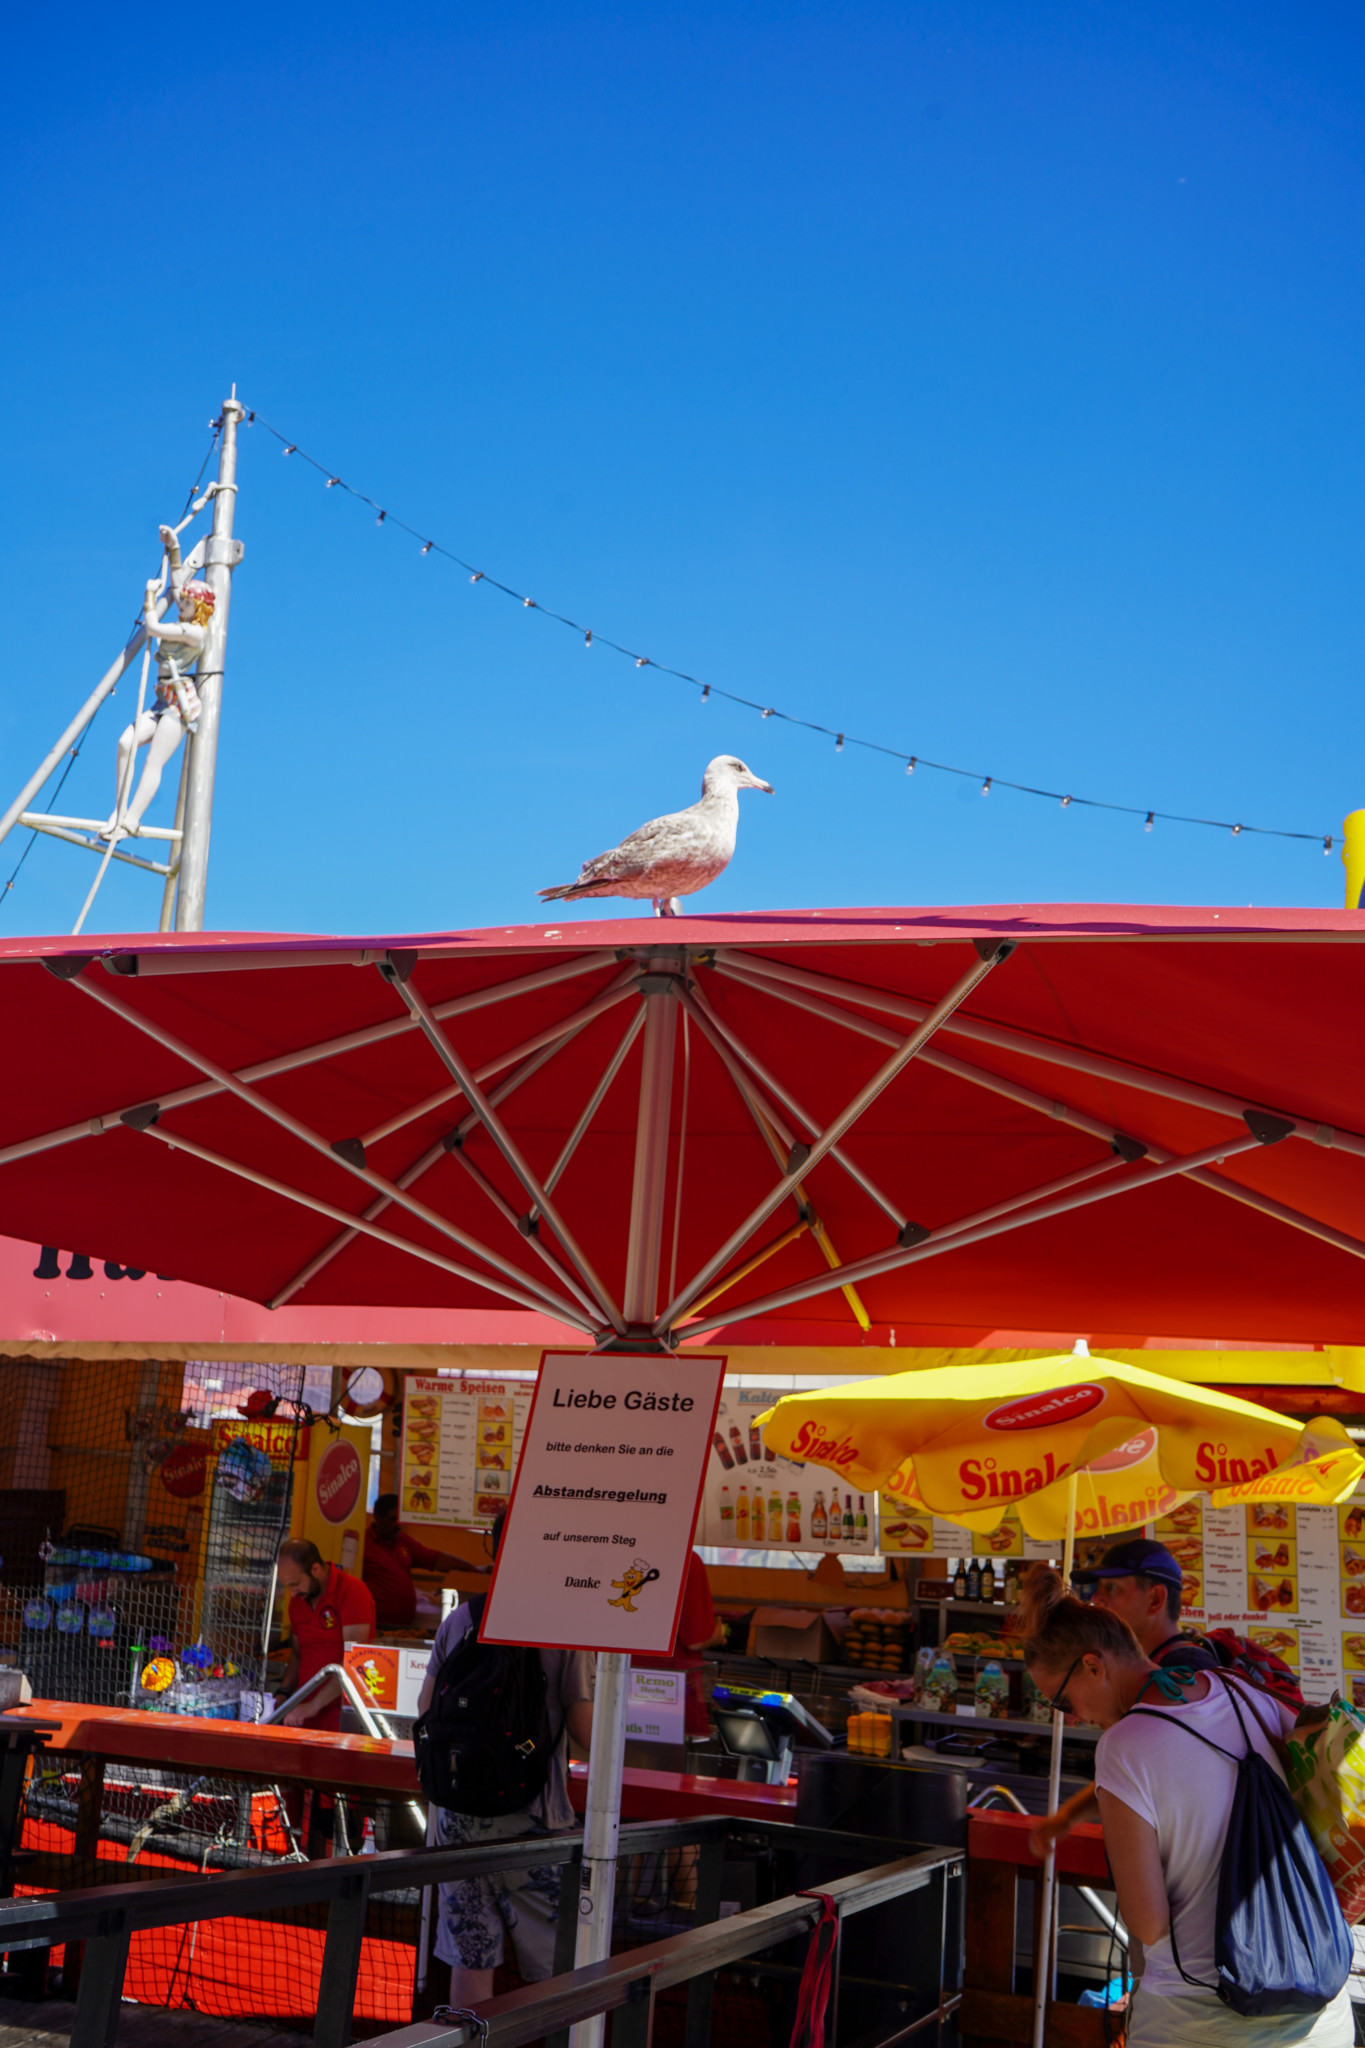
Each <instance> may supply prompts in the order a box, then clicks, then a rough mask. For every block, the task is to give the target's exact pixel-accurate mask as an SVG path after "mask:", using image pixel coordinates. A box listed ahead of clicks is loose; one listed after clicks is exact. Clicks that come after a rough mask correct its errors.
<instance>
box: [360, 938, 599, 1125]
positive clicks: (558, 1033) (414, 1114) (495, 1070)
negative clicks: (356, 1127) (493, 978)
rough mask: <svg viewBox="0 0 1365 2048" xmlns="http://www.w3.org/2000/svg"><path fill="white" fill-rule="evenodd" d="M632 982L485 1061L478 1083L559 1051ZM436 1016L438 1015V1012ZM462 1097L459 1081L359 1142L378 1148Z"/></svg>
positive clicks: (389, 1119) (440, 1089) (394, 1117)
mask: <svg viewBox="0 0 1365 2048" xmlns="http://www.w3.org/2000/svg"><path fill="white" fill-rule="evenodd" d="M633 980H634V970H633V969H632V968H629V967H628V968H626V969H625V970H624V972H623V973H621V974H620V975H618V976H617V978H616V980H615V981H613V982H611V983H609V984H608V986H607V987H606V988H604V989H603V991H602V993H601V995H600V996H594V997H593V1000H592V1001H591V1002H590V1003H585V1004H584V1006H583V1008H582V1009H581V1010H575V1011H574V1012H573V1014H572V1015H571V1016H568V1017H561V1018H559V1019H558V1020H557V1021H556V1022H555V1023H553V1024H547V1025H546V1026H545V1028H544V1030H543V1031H537V1032H535V1033H534V1034H533V1036H532V1037H530V1038H527V1039H523V1041H522V1043H521V1044H520V1045H514V1046H512V1047H511V1048H510V1049H509V1050H508V1051H506V1052H501V1053H498V1054H497V1055H496V1056H495V1057H494V1058H493V1059H491V1060H485V1062H484V1064H483V1065H482V1066H481V1067H479V1068H478V1069H477V1070H476V1072H475V1079H476V1080H478V1081H489V1080H491V1079H492V1077H493V1075H494V1074H499V1073H501V1072H502V1070H503V1068H504V1067H510V1066H513V1065H515V1063H516V1062H517V1061H518V1060H520V1059H526V1058H527V1057H529V1055H530V1054H531V1053H533V1052H539V1051H540V1049H541V1047H542V1046H548V1047H549V1048H550V1050H551V1051H557V1050H558V1048H559V1047H560V1046H561V1045H563V1044H564V1043H565V1041H566V1040H567V1039H568V1038H569V1037H570V1036H571V1035H572V1034H573V1033H574V1032H576V1031H581V1030H582V1029H583V1028H584V1026H585V1025H587V1024H591V1023H593V1022H594V1021H595V1020H596V1019H597V1018H598V1017H603V1016H605V1015H606V1013H607V1011H608V1010H610V1009H613V1008H614V1007H615V1006H616V1004H617V1003H619V1002H621V1001H623V1000H624V998H625V997H626V996H627V995H629V993H630V986H631V982H632V981H633ZM433 1014H436V1015H439V1011H437V1012H434V1013H433ZM409 1023H411V1019H409ZM463 1093H464V1090H463V1088H461V1087H460V1085H459V1083H458V1081H453V1082H451V1084H450V1085H449V1086H448V1087H446V1088H438V1089H437V1091H436V1093H435V1094H434V1095H428V1096H427V1097H426V1098H425V1099H424V1100H423V1101H421V1102H414V1103H410V1104H409V1105H408V1106H407V1107H406V1108H405V1109H400V1110H398V1111H397V1112H396V1113H395V1114H394V1115H393V1116H391V1117H389V1118H388V1120H387V1122H385V1123H382V1124H376V1125H375V1127H374V1129H373V1130H372V1131H364V1132H362V1133H361V1139H360V1142H361V1144H362V1145H377V1144H378V1143H379V1141H380V1139H381V1138H388V1137H391V1136H392V1135H393V1133H394V1132H395V1131H401V1130H403V1129H405V1128H406V1126H407V1125H408V1124H413V1123H416V1122H417V1121H418V1119H419V1118H421V1117H424V1116H428V1115H430V1114H431V1113H432V1112H433V1111H435V1110H438V1109H442V1108H444V1106H445V1104H446V1103H447V1102H453V1101H454V1100H455V1097H456V1096H457V1095H463Z"/></svg>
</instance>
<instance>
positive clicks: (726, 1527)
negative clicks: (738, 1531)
mask: <svg viewBox="0 0 1365 2048" xmlns="http://www.w3.org/2000/svg"><path fill="white" fill-rule="evenodd" d="M734 1533H735V1504H734V1502H733V1501H732V1500H731V1498H730V1489H729V1487H728V1486H722V1488H721V1490H720V1534H721V1541H722V1542H723V1543H729V1542H731V1541H732V1540H733V1537H734Z"/></svg>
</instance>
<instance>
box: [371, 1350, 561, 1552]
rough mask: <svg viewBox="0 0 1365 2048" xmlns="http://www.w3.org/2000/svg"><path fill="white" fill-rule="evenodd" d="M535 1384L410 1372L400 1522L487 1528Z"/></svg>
mask: <svg viewBox="0 0 1365 2048" xmlns="http://www.w3.org/2000/svg"><path fill="white" fill-rule="evenodd" d="M533 1391H534V1388H533V1386H532V1383H531V1382H530V1381H529V1380H527V1381H522V1380H468V1379H446V1378H436V1377H432V1378H426V1377H424V1376H422V1375H420V1374H417V1373H412V1374H410V1375H408V1377H407V1379H406V1382H405V1386H404V1393H403V1442H402V1455H401V1459H400V1464H399V1483H398V1495H399V1500H400V1502H401V1509H400V1512H401V1515H402V1518H403V1520H404V1521H405V1522H442V1523H455V1524H457V1525H458V1526H459V1527H460V1528H462V1529H486V1528H487V1527H488V1525H489V1524H490V1523H491V1521H492V1520H493V1517H494V1515H496V1514H497V1513H498V1511H499V1509H501V1508H505V1507H506V1506H507V1503H508V1501H509V1499H510V1498H511V1493H512V1475H513V1473H514V1472H515V1471H516V1469H517V1460H518V1458H519V1457H520V1456H521V1438H522V1432H523V1430H524V1429H525V1427H526V1417H527V1415H528V1414H529V1412H530V1408H531V1395H532V1393H533Z"/></svg>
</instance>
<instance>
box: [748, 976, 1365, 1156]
mask: <svg viewBox="0 0 1365 2048" xmlns="http://www.w3.org/2000/svg"><path fill="white" fill-rule="evenodd" d="M732 962H743V964H744V966H745V967H746V968H747V969H748V970H749V972H750V974H751V975H754V976H757V977H758V978H759V979H760V980H763V981H776V982H787V983H790V985H791V986H792V987H794V988H805V989H809V990H810V991H811V992H812V994H815V995H829V996H836V997H838V998H840V999H841V1000H842V1001H844V1002H848V1003H861V1004H862V1005H863V1007H864V1008H866V1009H871V1010H884V1011H885V1012H886V1013H887V1015H888V1016H892V1017H900V1018H902V1019H904V1020H905V1021H906V1022H910V1021H912V1020H913V1019H915V1018H917V1017H924V1016H927V1015H928V1014H929V1005H928V1004H927V1003H919V1002H915V1001H914V1000H913V999H912V998H911V997H909V996H897V995H892V994H891V993H890V992H889V991H888V990H886V989H879V988H871V987H865V986H863V985H862V984H861V983H858V982H852V981H841V980H839V979H837V978H836V977H835V976H833V975H829V974H816V973H813V972H812V971H811V969H809V968H806V967H791V966H788V965H787V963H786V962H785V961H775V960H767V959H764V958H763V957H762V956H761V955H759V954H756V953H744V952H740V951H738V950H735V951H733V952H732V951H731V950H730V949H729V948H722V949H718V950H717V953H716V957H715V965H716V966H717V967H721V966H728V965H730V964H731V963H732ZM949 1036H950V1037H958V1038H974V1039H979V1040H980V1041H981V1043H982V1044H983V1045H993V1046H996V1047H997V1048H998V1049H999V1050H1000V1051H1002V1052H1017V1053H1022V1054H1023V1055H1024V1057H1025V1058H1027V1059H1036V1060H1043V1061H1045V1062H1046V1063H1047V1064H1048V1065H1050V1066H1057V1067H1070V1068H1072V1069H1073V1070H1074V1071H1075V1072H1076V1073H1079V1074H1089V1075H1091V1076H1092V1077H1093V1078H1094V1079H1096V1080H1099V1081H1114V1082H1117V1083H1118V1084H1119V1085H1120V1086H1121V1087H1125V1088H1138V1089H1141V1090H1142V1092H1143V1093H1144V1094H1147V1095H1162V1096H1165V1097H1166V1099H1167V1100H1168V1101H1170V1102H1183V1103H1185V1104H1186V1106H1187V1107H1188V1108H1190V1109H1209V1110H1213V1111H1214V1112H1215V1114H1217V1115H1219V1116H1230V1117H1240V1116H1241V1115H1242V1114H1243V1112H1244V1111H1245V1110H1247V1109H1262V1110H1266V1111H1268V1112H1269V1114H1270V1115H1272V1116H1278V1117H1283V1118H1284V1119H1285V1121H1286V1122H1288V1123H1291V1124H1292V1125H1293V1126H1294V1132H1293V1135H1294V1136H1295V1137H1297V1138H1304V1139H1306V1140H1307V1141H1308V1142H1309V1143H1310V1144H1314V1145H1326V1146H1328V1147H1331V1146H1337V1147H1339V1148H1340V1150H1342V1151H1343V1152H1353V1153H1356V1154H1358V1155H1359V1156H1360V1157H1362V1158H1365V1136H1362V1135H1361V1133H1360V1132H1359V1131H1351V1130H1344V1129H1343V1128H1342V1127H1341V1126H1340V1125H1339V1124H1336V1125H1332V1124H1320V1123H1318V1122H1316V1121H1315V1120H1314V1119H1313V1118H1312V1117H1302V1116H1296V1115H1295V1113H1294V1112H1293V1110H1289V1109H1279V1108H1276V1107H1275V1105H1274V1104H1272V1103H1266V1102H1257V1103H1248V1102H1244V1101H1242V1100H1241V1099H1240V1098H1239V1097H1238V1096H1236V1095H1228V1094H1225V1093H1224V1092H1223V1090H1222V1089H1219V1088H1206V1087H1205V1086H1204V1085H1203V1083H1202V1082H1197V1081H1184V1080H1180V1079H1178V1078H1177V1077H1176V1076H1175V1075H1172V1074H1159V1073H1157V1072H1156V1071H1155V1070H1154V1069H1152V1068H1150V1067H1135V1066H1133V1065H1132V1064H1131V1063H1130V1062H1129V1061H1127V1060H1117V1059H1112V1058H1110V1057H1109V1056H1108V1055H1107V1054H1104V1053H1095V1052H1087V1051H1085V1050H1084V1049H1083V1048H1081V1047H1079V1046H1067V1045H1059V1044H1058V1043H1057V1042H1056V1041H1055V1040H1053V1039H1048V1038H1037V1037H1035V1036H1034V1034H1033V1033H1032V1032H1029V1031H1021V1030H1019V1029H1017V1027H1015V1026H1014V1025H1010V1024H991V1023H988V1022H986V1021H985V1020H984V1019H982V1018H980V1017H958V1018H955V1019H954V1021H953V1023H952V1025H951V1027H950V1030H949Z"/></svg>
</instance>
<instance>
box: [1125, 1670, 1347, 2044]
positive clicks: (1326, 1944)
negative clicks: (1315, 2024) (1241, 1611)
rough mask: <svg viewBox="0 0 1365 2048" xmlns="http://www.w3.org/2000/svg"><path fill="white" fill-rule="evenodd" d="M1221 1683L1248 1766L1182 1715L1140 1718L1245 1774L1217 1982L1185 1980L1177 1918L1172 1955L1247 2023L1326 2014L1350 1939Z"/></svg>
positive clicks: (1282, 1793)
mask: <svg viewBox="0 0 1365 2048" xmlns="http://www.w3.org/2000/svg"><path fill="white" fill-rule="evenodd" d="M1209 1675H1210V1676H1211V1677H1214V1676H1219V1677H1221V1676H1222V1674H1221V1673H1210V1674H1209ZM1223 1683H1224V1685H1225V1686H1227V1692H1228V1698H1229V1699H1230V1700H1231V1701H1232V1708H1233V1712H1234V1713H1235V1714H1236V1716H1237V1725H1238V1727H1239V1728H1240V1729H1241V1731H1242V1738H1243V1740H1244V1741H1245V1743H1246V1754H1245V1756H1242V1757H1235V1756H1233V1754H1232V1752H1231V1751H1230V1750H1226V1749H1224V1748H1223V1747H1222V1745H1221V1744H1220V1743H1217V1742H1210V1741H1209V1738H1208V1736H1207V1735H1201V1734H1200V1733H1199V1731H1198V1729H1196V1728H1190V1727H1188V1726H1187V1725H1186V1724H1185V1723H1184V1722H1183V1721H1182V1720H1181V1719H1180V1718H1179V1716H1178V1715H1175V1714H1158V1713H1153V1712H1152V1710H1151V1709H1150V1708H1146V1707H1135V1708H1134V1709H1133V1712H1134V1713H1135V1714H1146V1716H1147V1718H1148V1720H1150V1721H1164V1722H1165V1723H1166V1725H1167V1726H1168V1727H1175V1728H1184V1730H1185V1733H1186V1734H1187V1735H1192V1736H1193V1737H1194V1739H1195V1741H1196V1742H1202V1743H1203V1744H1204V1746H1205V1748H1207V1749H1215V1750H1217V1752H1218V1754H1219V1756H1225V1757H1226V1758H1227V1759H1228V1762H1229V1763H1232V1764H1236V1766H1237V1783H1236V1786H1235V1787H1234V1789H1233V1794H1232V1811H1231V1813H1230V1815H1229V1816H1228V1832H1227V1839H1226V1841H1225V1842H1224V1844H1223V1861H1222V1866H1221V1868H1220V1870H1219V1873H1218V1904H1217V1912H1216V1918H1215V1923H1214V1924H1215V1928H1216V1933H1215V1936H1214V1950H1213V1955H1214V1963H1215V1966H1216V1968H1217V1971H1218V1982H1217V1983H1216V1984H1205V1983H1204V1982H1203V1981H1202V1979H1200V1978H1198V1977H1191V1976H1190V1975H1189V1973H1188V1972H1187V1971H1186V1969H1185V1967H1184V1965H1183V1964H1182V1962H1181V1960H1180V1955H1179V1952H1178V1951H1177V1949H1176V1945H1175V1919H1174V1916H1172V1920H1171V1954H1172V1956H1173V1957H1174V1959H1175V1966H1176V1968H1177V1970H1179V1972H1180V1974H1181V1976H1182V1977H1183V1978H1184V1979H1185V1982H1186V1983H1187V1984H1193V1985H1195V1986H1196V1987H1197V1989H1199V1990H1200V1991H1216V1992H1217V1993H1218V1996H1219V1997H1220V1998H1221V1999H1222V2001H1223V2003H1224V2005H1229V2006H1231V2007H1232V2010H1233V2011H1234V2012H1236V2013H1240V2014H1241V2015H1242V2017H1243V2018H1244V2019H1269V2018H1276V2017H1280V2016H1282V2015H1285V2014H1289V2013H1315V2012H1321V2011H1322V2009H1323V2007H1324V2006H1326V2005H1330V2004H1331V2002H1332V2000H1333V1999H1334V1998H1335V1997H1336V1995H1337V1993H1338V1992H1339V1991H1340V1990H1341V1987H1342V1985H1343V1984H1344V1983H1345V1982H1346V1979H1347V1977H1348V1976H1349V1974H1350V1970H1351V1936H1350V1932H1349V1930H1348V1928H1347V1926H1346V1922H1345V1920H1344V1919H1343V1918H1342V1914H1341V1907H1340V1906H1339V1905H1338V1904H1337V1896H1336V1893H1335V1892H1334V1891H1333V1889H1332V1880H1331V1878H1330V1877H1329V1876H1328V1875H1327V1868H1326V1865H1325V1864H1324V1863H1323V1860H1322V1858H1321V1857H1320V1856H1319V1854H1318V1852H1317V1850H1316V1849H1315V1848H1314V1846H1313V1838H1312V1836H1311V1835H1310V1834H1309V1832H1308V1829H1307V1827H1306V1826H1305V1824H1304V1821H1303V1819H1302V1816H1301V1815H1300V1813H1299V1810H1298V1808H1297V1807H1296V1806H1295V1804H1294V1801H1293V1799H1292V1798H1291V1796H1290V1793H1289V1788H1288V1787H1287V1786H1286V1785H1285V1783H1284V1781H1283V1779H1281V1778H1280V1777H1279V1776H1278V1775H1277V1774H1276V1772H1275V1771H1274V1770H1273V1769H1272V1768H1271V1766H1270V1765H1269V1764H1268V1763H1267V1762H1266V1760H1265V1758H1264V1757H1263V1756H1262V1755H1261V1754H1260V1752H1259V1751H1258V1750H1257V1749H1255V1748H1254V1747H1253V1745H1252V1741H1251V1737H1250V1735H1248V1733H1247V1725H1246V1722H1245V1721H1244V1720H1243V1719H1242V1709H1241V1707H1240V1706H1239V1705H1238V1702H1237V1691H1236V1687H1235V1686H1234V1685H1232V1684H1231V1683H1230V1682H1229V1681H1228V1680H1227V1679H1226V1678H1224V1679H1223ZM1262 1732H1264V1731H1262Z"/></svg>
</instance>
